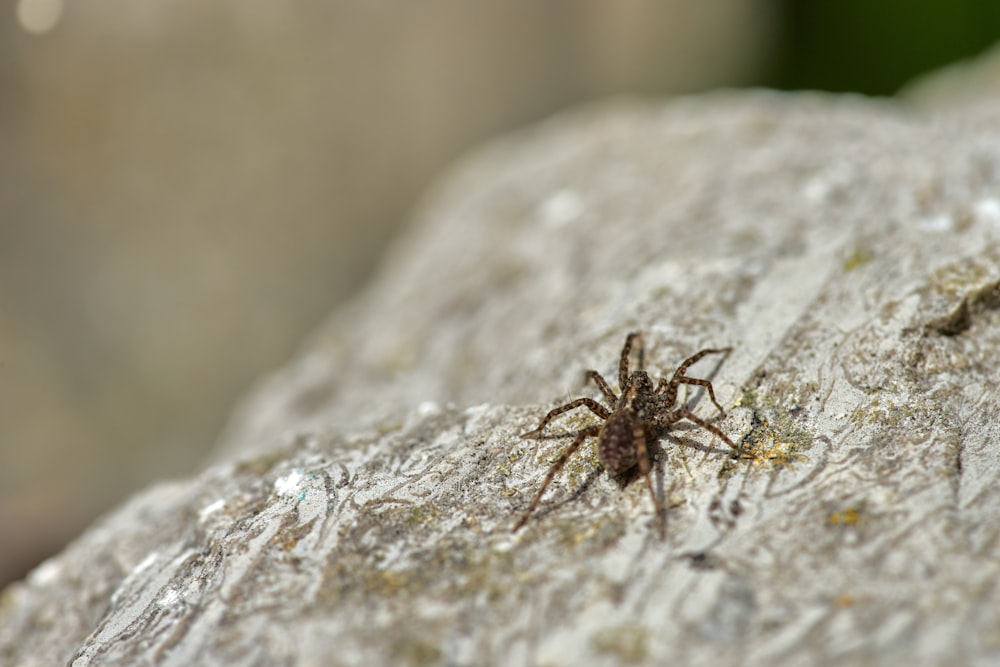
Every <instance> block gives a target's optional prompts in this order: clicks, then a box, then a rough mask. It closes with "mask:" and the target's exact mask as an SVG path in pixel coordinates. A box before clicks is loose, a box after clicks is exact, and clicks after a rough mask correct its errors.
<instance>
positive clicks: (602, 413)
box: [521, 398, 611, 438]
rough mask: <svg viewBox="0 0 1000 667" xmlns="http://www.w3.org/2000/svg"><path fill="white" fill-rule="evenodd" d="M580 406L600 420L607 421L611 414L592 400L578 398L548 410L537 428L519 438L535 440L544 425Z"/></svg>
mask: <svg viewBox="0 0 1000 667" xmlns="http://www.w3.org/2000/svg"><path fill="white" fill-rule="evenodd" d="M581 405H585V406H587V407H588V408H590V411H591V412H593V413H594V414H595V415H597V416H598V417H600V418H601V419H607V418H608V415H610V414H611V412H610V411H609V410H608V409H607V408H606V407H604V406H603V405H601V404H600V403H598V402H597V401H595V400H594V399H592V398H578V399H576V400H575V401H570V402H569V403H567V404H566V405H562V406H559V407H558V408H556V409H555V410H550V411H549V414H547V415H545V416H544V417H542V423H541V424H539V425H538V428H536V429H535V430H534V431H528V432H527V433H522V434H521V437H522V438H537V437H538V436H539V435H540V434H541V432H542V429H543V428H545V425H546V424H548V423H549V422H550V421H552V420H553V419H555V418H556V417H558V416H559V415H561V414H562V413H564V412H569V411H570V410H573V409H575V408H578V407H580V406H581Z"/></svg>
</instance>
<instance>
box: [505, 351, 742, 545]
mask: <svg viewBox="0 0 1000 667" xmlns="http://www.w3.org/2000/svg"><path fill="white" fill-rule="evenodd" d="M633 347H634V348H635V349H636V352H637V354H638V357H639V362H638V364H637V366H638V368H637V369H636V370H634V371H632V372H629V354H630V353H631V352H632V349H633ZM730 349H731V348H721V349H717V350H715V349H712V350H702V351H701V352H699V353H697V354H695V355H694V356H692V357H689V358H688V359H687V360H685V361H684V363H682V364H681V365H680V366H679V367H678V368H677V370H676V371H674V374H673V376H672V377H671V378H670V379H669V380H668V379H667V378H661V379H660V381H659V382H658V383H657V384H656V385H654V384H653V381H652V379H650V377H649V375H648V374H647V373H646V371H644V370H642V356H643V344H642V336H641V335H640V334H639V333H635V332H633V333H630V334H629V335H628V337H627V338H626V339H625V346H624V347H623V348H622V356H621V361H620V362H619V365H618V389H619V392H620V393H619V394H618V395H615V393H614V392H613V391H612V390H611V387H609V386H608V383H607V381H605V379H604V378H603V377H601V374H600V373H598V372H597V371H593V370H589V371H587V379H588V380H593V381H594V383H595V384H596V385H597V387H598V388H599V389H600V390H601V393H602V394H604V397H605V398H606V399H607V402H608V404H609V405H610V406H611V407H610V408H609V407H606V406H605V405H602V404H601V403H599V402H597V401H595V400H593V399H591V398H578V399H576V400H574V401H570V402H569V403H567V404H566V405H562V406H560V407H558V408H555V409H554V410H551V411H550V412H549V413H548V414H547V415H545V417H543V418H542V422H541V423H540V424H539V425H538V428H536V429H534V430H533V431H529V432H528V433H525V434H523V435H522V436H521V437H522V438H537V437H538V436H539V435H541V433H542V429H544V428H545V426H546V425H547V424H548V423H549V422H550V421H552V420H553V419H555V418H556V417H558V416H559V415H561V414H563V413H564V412H568V411H570V410H573V409H575V408H578V407H581V406H585V407H587V408H588V409H590V411H591V412H593V413H594V414H596V415H597V416H598V417H600V418H601V419H602V420H604V421H603V423H600V424H595V425H593V426H588V427H587V428H585V429H583V430H582V431H579V432H578V433H577V434H576V438H575V439H574V440H573V443H572V444H571V445H570V446H569V447H568V448H567V449H566V451H564V452H563V453H562V454H561V455H560V456H559V458H558V459H557V460H556V462H555V463H554V464H553V465H552V467H551V468H550V469H549V472H548V474H547V475H546V476H545V481H544V482H542V488H540V489H539V490H538V495H536V496H535V499H534V500H533V501H532V503H531V505H530V506H529V507H528V511H527V512H525V513H524V516H523V517H522V518H521V520H520V521H519V522H518V524H517V525H516V526H515V527H514V530H515V531H516V530H518V529H520V528H521V527H522V526H523V525H524V524H525V523H527V521H528V518H529V517H530V516H531V513H532V512H534V511H535V508H537V507H538V504H539V502H541V500H542V494H544V493H545V489H546V488H548V486H549V484H550V483H551V482H552V479H553V478H554V477H555V475H556V473H558V472H559V470H560V469H561V468H562V467H563V465H565V463H566V461H567V460H568V459H569V457H570V456H572V455H573V454H574V452H576V450H578V449H579V448H580V445H582V444H583V442H584V440H586V439H587V438H589V437H596V438H597V454H598V457H599V458H600V460H601V464H602V465H603V466H604V469H605V470H607V471H608V472H609V473H611V474H612V475H622V474H624V473H626V472H628V471H629V470H631V469H632V468H634V467H635V466H636V465H638V466H639V472H640V474H642V476H643V477H644V478H645V480H646V488H648V489H649V495H650V496H651V497H652V499H653V505H654V506H655V508H656V517H657V525H658V526H659V529H660V536H661V537H662V536H663V521H662V516H661V515H662V508H661V506H660V501H659V498H657V496H656V493H655V492H654V491H653V481H652V478H651V477H650V469H649V449H648V447H649V444H650V443H653V442H656V441H657V440H659V439H660V438H662V437H663V436H664V435H666V434H667V432H668V431H669V430H670V427H671V425H673V424H675V423H677V422H679V421H681V420H687V421H689V422H693V423H694V424H697V425H698V426H700V427H701V428H703V429H706V430H707V431H710V432H711V433H713V434H715V435H717V436H718V437H719V438H720V439H721V440H722V441H723V442H725V443H726V444H727V445H729V446H730V447H732V448H733V449H735V450H736V451H737V452H741V450H740V448H739V447H738V446H736V444H734V443H733V441H732V440H730V439H729V438H728V437H726V434H725V433H723V432H722V431H720V430H719V429H718V427H716V426H713V425H712V424H709V423H708V422H706V421H705V420H704V419H702V418H701V417H699V416H697V415H695V414H694V413H692V412H691V411H689V410H688V409H687V406H686V405H685V406H682V407H675V404H676V402H677V389H678V387H680V385H682V384H691V385H697V386H699V387H705V389H706V390H708V395H709V397H710V398H711V399H712V403H714V404H715V407H717V408H718V409H719V412H721V413H722V416H723V417H724V416H725V415H726V411H725V410H723V409H722V406H721V405H719V402H718V401H717V400H716V399H715V391H714V389H713V388H712V383H711V382H709V381H708V380H701V379H698V378H690V377H687V376H686V375H684V373H686V372H687V369H688V368H689V367H690V366H691V365H692V364H694V363H695V362H696V361H698V360H699V359H701V358H702V357H704V356H705V355H707V354H716V353H726V352H729V350H730Z"/></svg>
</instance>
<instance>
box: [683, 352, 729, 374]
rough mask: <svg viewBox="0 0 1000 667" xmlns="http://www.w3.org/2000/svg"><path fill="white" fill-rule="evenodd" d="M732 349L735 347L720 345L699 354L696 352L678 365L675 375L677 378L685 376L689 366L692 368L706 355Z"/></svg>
mask: <svg viewBox="0 0 1000 667" xmlns="http://www.w3.org/2000/svg"><path fill="white" fill-rule="evenodd" d="M732 351H733V348H731V347H720V348H718V349H711V350H702V351H701V352H698V353H697V354H694V355H692V356H690V357H688V358H687V359H685V360H684V363H682V364H681V365H680V366H678V367H677V370H676V371H674V377H675V378H676V377H681V376H683V375H684V374H685V373H687V369H688V368H690V367H691V366H692V365H693V364H694V363H695V362H697V361H699V360H700V359H701V358H702V357H704V356H707V355H709V354H724V353H728V352H732Z"/></svg>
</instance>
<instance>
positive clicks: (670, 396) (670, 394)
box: [655, 347, 733, 415]
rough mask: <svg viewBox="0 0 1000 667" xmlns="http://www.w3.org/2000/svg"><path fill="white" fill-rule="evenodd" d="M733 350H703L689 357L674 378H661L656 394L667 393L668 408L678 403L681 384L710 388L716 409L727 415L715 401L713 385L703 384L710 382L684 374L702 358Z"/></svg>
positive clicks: (727, 348)
mask: <svg viewBox="0 0 1000 667" xmlns="http://www.w3.org/2000/svg"><path fill="white" fill-rule="evenodd" d="M732 349H733V348H731V347H722V348H718V349H714V348H713V349H709V350H702V351H701V352H699V353H697V354H695V355H693V356H690V357H688V358H687V359H685V360H684V363H682V364H681V365H680V366H678V367H677V370H675V371H674V376H673V377H672V378H670V379H669V380H667V379H666V378H660V382H659V384H657V385H656V392H655V393H657V394H659V393H665V395H666V398H667V400H666V404H667V405H668V406H671V407H672V406H673V405H674V403H676V401H677V386H678V385H680V384H697V385H700V386H702V387H708V395H709V396H711V397H712V402H713V403H715V407H717V408H719V410H720V411H721V412H722V414H723V415H725V414H726V411H725V410H723V409H722V406H721V405H719V402H718V401H717V400H715V392H714V391H713V390H712V385H711V384H708V385H705V384H702V383H703V382H708V380H700V381H699V380H696V379H695V378H689V377H687V376H686V375H684V374H685V373H687V369H688V368H690V367H691V366H692V365H694V364H695V363H696V362H698V361H700V360H701V358H702V357H704V356H706V355H709V354H724V353H728V352H731V351H732Z"/></svg>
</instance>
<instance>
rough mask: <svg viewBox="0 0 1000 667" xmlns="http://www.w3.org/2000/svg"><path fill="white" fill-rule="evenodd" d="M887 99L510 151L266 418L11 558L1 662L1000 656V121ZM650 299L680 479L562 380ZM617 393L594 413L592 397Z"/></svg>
mask: <svg viewBox="0 0 1000 667" xmlns="http://www.w3.org/2000/svg"><path fill="white" fill-rule="evenodd" d="M972 127H973V126H969V125H966V124H963V123H954V124H952V123H949V122H948V121H947V118H946V117H943V116H941V115H937V116H935V117H933V118H928V119H925V118H923V117H921V116H919V115H916V114H915V113H914V112H913V111H909V110H905V109H902V108H899V107H897V106H894V105H892V104H890V103H887V102H875V101H870V100H864V99H860V98H851V97H832V96H830V97H824V96H813V95H787V96H786V95H777V94H769V93H727V94H716V95H709V96H705V97H697V98H688V99H681V100H676V101H673V102H670V103H656V102H638V101H632V102H629V101H620V102H616V103H612V104H605V105H599V106H596V107H591V108H588V109H584V110H582V111H578V112H575V113H573V114H569V115H565V116H561V117H557V118H555V119H553V120H551V121H549V122H548V123H545V124H543V125H541V126H537V127H534V128H531V129H529V130H525V131H523V132H521V133H519V134H517V135H515V136H512V137H508V138H506V139H504V140H501V141H498V142H496V143H494V144H493V145H491V146H488V147H485V148H484V149H483V150H482V151H481V152H479V153H478V154H476V155H475V156H472V157H470V158H469V159H468V160H466V161H465V163H464V164H462V165H460V166H459V167H458V168H457V169H456V171H455V172H454V173H453V174H451V175H450V177H448V178H447V179H445V181H444V182H443V184H442V186H441V187H440V188H439V189H438V190H437V191H436V192H435V193H434V194H433V196H431V197H430V198H429V200H428V202H427V204H426V205H425V207H424V208H423V210H422V211H421V212H420V213H419V215H418V216H417V220H416V223H415V225H414V227H413V229H412V232H411V234H410V235H409V236H408V238H406V239H404V240H402V241H401V242H400V243H399V244H398V245H397V247H396V251H395V252H394V254H392V255H391V256H390V257H389V258H388V260H387V261H386V264H385V268H384V271H383V272H382V274H381V276H380V278H379V279H378V280H376V281H375V282H374V283H373V284H372V285H371V287H370V288H369V289H368V290H367V291H366V292H364V293H363V294H362V295H361V296H360V297H359V298H358V299H357V300H356V301H355V302H353V303H352V304H350V305H349V306H347V307H345V308H343V309H342V310H340V311H338V312H337V313H336V314H334V315H333V316H332V317H331V319H330V320H329V322H328V323H327V325H326V326H325V327H324V328H323V329H322V330H321V331H320V332H318V333H317V334H316V336H315V337H314V339H313V340H312V341H310V342H309V343H308V344H307V345H306V347H305V349H304V351H303V352H302V354H301V355H300V357H299V358H298V359H297V360H295V361H294V362H292V363H291V364H290V365H289V366H288V367H287V368H286V369H284V370H283V371H281V372H280V373H278V374H277V375H275V376H274V377H272V378H271V379H269V380H268V381H267V382H266V383H264V384H263V385H262V386H261V387H260V388H259V389H258V391H257V392H255V394H254V395H253V396H251V397H250V398H249V399H248V400H247V401H246V402H245V403H244V405H243V406H242V407H241V409H240V410H239V411H238V413H237V414H236V415H235V416H234V418H233V421H232V423H231V425H230V428H229V429H228V432H227V434H226V436H225V438H224V439H223V441H222V442H221V443H220V447H219V450H218V451H217V453H216V462H215V463H214V464H213V465H211V466H210V467H208V468H207V469H206V470H205V471H204V472H203V473H202V474H201V475H199V476H197V477H196V478H193V479H189V480H182V481H176V482H171V483H167V484H162V485H159V486H157V487H154V488H152V489H150V490H149V491H147V492H145V493H143V494H140V495H139V496H137V497H136V498H134V499H133V500H131V501H130V502H128V503H127V504H125V505H124V506H123V507H121V508H120V509H119V510H117V511H116V512H114V513H112V514H111V515H109V516H108V517H107V518H106V519H104V520H103V521H102V522H100V523H99V524H98V525H96V526H95V527H93V528H92V529H91V530H90V531H88V532H87V533H85V534H84V535H83V536H81V537H80V538H79V539H78V540H77V541H76V542H75V543H74V544H73V545H71V546H70V547H69V548H68V549H67V550H66V551H65V552H64V553H63V554H61V555H60V556H58V557H56V558H54V559H52V560H50V561H49V562H47V563H45V564H44V565H42V566H41V567H40V568H38V569H37V570H36V571H35V572H34V573H33V574H32V575H31V577H29V579H28V580H27V581H26V582H24V583H23V584H19V585H15V586H13V587H11V588H9V589H8V590H7V591H6V593H5V594H4V597H3V600H2V605H0V621H2V625H0V662H2V663H3V664H5V665H6V664H11V665H34V664H39V665H41V664H57V663H59V662H65V661H67V660H68V661H70V664H73V665H79V666H82V665H95V664H101V665H116V664H129V665H131V664H162V665H186V664H190V663H192V662H196V663H197V664H204V665H257V664H301V665H313V664H316V665H321V664H322V665H328V664H344V665H351V664H416V665H431V664H456V665H465V664H566V665H569V664H581V663H586V664H623V663H628V664H650V665H654V664H667V663H673V662H679V663H682V664H719V663H730V664H732V663H740V664H761V665H764V664H766V665H782V664H802V663H809V664H817V665H826V664H843V663H844V662H845V661H846V662H851V663H855V664H888V663H891V664H903V663H906V662H914V661H917V660H919V661H920V663H921V664H955V663H964V664H988V663H990V662H992V661H996V660H997V659H1000V641H998V639H997V638H998V637H1000V587H998V586H997V583H996V582H997V581H998V580H1000V527H998V525H997V522H996V516H997V514H998V511H1000V484H998V481H1000V480H998V477H1000V449H998V444H997V443H998V441H1000V414H998V413H1000V407H998V401H997V398H996V397H997V396H998V382H1000V372H998V363H1000V362H998V356H997V354H996V350H997V349H1000V298H998V296H997V294H998V291H1000V198H998V193H1000V134H998V132H997V131H996V130H994V131H992V132H986V131H984V128H983V126H978V127H976V128H975V129H974V130H973V129H972ZM632 330H641V331H643V332H644V334H645V338H646V354H645V361H646V365H647V367H648V368H649V369H650V371H651V372H652V373H653V375H654V376H659V375H663V374H668V373H670V372H672V369H673V368H674V367H675V366H676V365H677V364H678V363H679V362H680V361H681V360H682V359H684V358H685V357H686V356H688V355H690V354H691V353H693V352H695V351H696V350H698V349H701V348H703V347H708V346H723V345H731V346H732V347H733V351H732V353H731V354H730V355H729V356H728V357H725V358H714V359H706V360H704V361H701V362H699V363H698V364H697V365H696V366H694V367H693V368H692V369H691V371H690V372H689V373H690V374H691V375H692V376H695V377H708V378H711V379H712V381H713V383H714V386H715V392H716V394H717V396H718V398H719V400H720V401H721V402H722V403H723V405H724V406H725V407H726V408H727V411H728V416H727V417H726V418H724V419H716V416H717V415H716V414H715V409H714V407H713V406H712V405H711V402H710V401H709V400H706V397H705V396H704V395H703V394H702V393H701V392H700V391H694V390H695V389H697V387H691V389H692V391H691V392H690V393H689V394H688V395H687V396H686V397H685V395H684V394H683V392H682V400H687V401H688V404H689V405H690V406H692V408H693V409H694V411H695V413H696V414H698V415H701V416H702V417H704V418H706V419H712V420H714V421H713V423H714V424H715V425H717V426H718V427H719V428H720V429H722V430H723V431H724V432H725V433H727V434H729V436H730V437H731V438H732V439H733V440H734V441H737V442H740V443H741V444H742V446H743V447H744V448H746V449H747V450H748V452H749V455H748V456H746V457H744V458H742V459H739V460H737V459H734V458H733V457H732V456H731V455H730V451H729V450H728V448H727V447H726V446H725V445H724V444H722V443H721V442H720V441H719V440H718V439H717V438H715V437H713V436H712V435H711V434H710V433H708V432H706V431H704V430H701V429H698V428H694V427H690V428H689V427H686V426H683V425H678V427H677V428H676V429H675V430H674V432H673V433H672V434H671V435H670V436H668V437H667V438H664V439H663V440H662V441H661V442H660V443H659V446H658V447H657V448H656V461H655V465H654V475H653V483H654V488H655V489H656V492H657V494H659V496H660V497H662V499H663V502H664V505H665V506H666V508H667V511H666V515H665V523H664V527H665V532H666V537H665V539H661V538H660V537H659V534H658V530H657V525H656V523H657V521H656V517H655V516H654V513H653V510H652V503H651V501H650V498H649V497H648V493H647V491H646V488H645V486H644V484H643V483H642V482H641V480H639V481H633V482H627V481H626V482H624V483H623V482H622V480H615V479H610V478H609V477H608V476H607V475H605V474H603V473H602V472H601V470H600V466H599V464H598V463H597V458H596V454H595V452H594V449H593V447H592V446H586V447H584V448H583V449H581V450H580V452H579V453H578V454H577V455H576V456H575V457H574V458H573V459H571V460H570V461H569V463H568V465H567V466H566V468H565V469H564V471H563V472H562V473H561V474H560V475H559V476H558V477H557V478H556V481H555V482H554V483H553V484H552V486H551V487H549V490H548V492H547V493H546V495H545V497H544V498H543V500H542V504H541V506H540V508H539V510H538V511H537V512H536V513H535V515H534V516H532V518H531V520H530V521H529V522H528V524H527V525H526V526H525V527H524V528H523V529H522V530H521V531H520V532H518V533H516V534H513V533H512V530H511V529H512V528H513V526H514V525H515V523H516V522H517V520H518V519H519V518H520V517H521V516H522V513H523V512H524V510H525V509H526V508H527V506H528V505H529V504H530V502H531V500H532V498H533V497H534V494H535V493H536V492H537V490H538V488H539V486H540V484H541V482H542V480H543V478H544V477H545V474H546V472H547V470H548V468H549V466H550V464H551V462H552V461H553V460H554V459H555V458H556V457H557V456H558V454H559V452H560V451H561V450H562V449H563V448H565V447H566V446H567V444H568V443H569V439H568V438H567V437H565V436H567V435H568V434H569V433H571V432H572V431H574V430H576V429H579V428H581V427H583V426H585V425H587V424H590V423H592V422H593V421H594V418H593V417H592V416H590V415H588V414H573V415H571V416H570V415H567V416H566V417H564V418H562V419H561V420H560V421H557V422H554V423H553V424H552V425H551V426H550V427H548V429H547V431H548V433H550V434H551V436H552V437H549V438H543V439H541V440H522V439H520V438H519V437H518V434H519V433H523V432H525V431H527V430H530V429H532V428H534V427H535V426H536V425H537V424H538V422H539V420H540V419H541V417H542V415H543V414H544V413H545V411H546V410H548V409H550V408H552V407H554V406H556V405H560V404H562V403H564V402H566V401H567V400H568V399H569V398H572V397H574V396H577V395H589V396H595V395H597V392H596V390H595V389H594V388H593V387H587V386H585V385H584V383H583V377H582V373H583V370H584V369H587V368H595V369H597V370H599V371H600V372H601V373H602V374H603V375H604V376H605V377H607V378H609V379H612V378H615V377H616V370H617V364H618V354H619V351H620V349H621V345H622V342H623V340H624V337H625V334H626V333H627V332H628V331H632ZM582 412H585V411H582Z"/></svg>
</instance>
